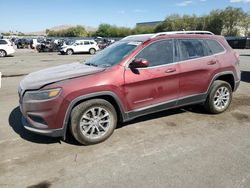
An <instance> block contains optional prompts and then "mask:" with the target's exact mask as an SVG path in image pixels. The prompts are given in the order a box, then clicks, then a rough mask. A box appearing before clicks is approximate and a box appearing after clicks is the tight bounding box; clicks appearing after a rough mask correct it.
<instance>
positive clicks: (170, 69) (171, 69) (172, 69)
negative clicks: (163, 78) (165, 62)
mask: <svg viewBox="0 0 250 188" xmlns="http://www.w3.org/2000/svg"><path fill="white" fill-rule="evenodd" d="M175 71H176V69H175V68H169V69H167V70H166V71H165V73H172V72H175Z"/></svg>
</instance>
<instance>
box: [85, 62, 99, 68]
mask: <svg viewBox="0 0 250 188" xmlns="http://www.w3.org/2000/svg"><path fill="white" fill-rule="evenodd" d="M85 65H88V66H94V67H97V66H98V65H96V64H94V63H90V62H89V63H85Z"/></svg>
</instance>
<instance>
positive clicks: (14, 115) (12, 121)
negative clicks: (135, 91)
mask: <svg viewBox="0 0 250 188" xmlns="http://www.w3.org/2000/svg"><path fill="white" fill-rule="evenodd" d="M187 111H189V112H193V113H206V112H205V111H204V110H203V108H202V107H199V106H187V107H185V108H177V109H171V110H165V111H161V112H157V113H153V114H148V115H145V116H141V117H138V118H136V119H134V120H131V121H128V122H126V123H119V125H118V127H117V129H119V128H122V127H125V126H129V125H132V124H134V123H139V122H144V121H148V120H154V119H158V118H161V117H166V116H171V115H176V114H180V113H185V112H187ZM9 125H10V126H11V127H12V129H13V130H14V131H15V132H16V133H17V134H18V135H20V137H21V138H23V139H24V140H27V141H29V142H33V143H37V144H58V143H59V144H61V142H65V143H67V144H71V145H81V144H79V143H78V142H77V141H76V140H75V138H74V137H73V136H72V135H71V134H70V133H69V131H67V136H66V140H62V138H53V137H47V136H42V135H38V134H35V133H32V132H30V131H28V130H26V129H25V128H24V127H23V125H22V113H21V111H20V109H19V106H18V107H16V108H14V109H13V110H12V112H11V113H10V115H9Z"/></svg>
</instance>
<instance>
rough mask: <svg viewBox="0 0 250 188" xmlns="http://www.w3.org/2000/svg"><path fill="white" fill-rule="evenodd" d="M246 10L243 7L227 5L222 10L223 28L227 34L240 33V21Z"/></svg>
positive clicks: (234, 34)
mask: <svg viewBox="0 0 250 188" xmlns="http://www.w3.org/2000/svg"><path fill="white" fill-rule="evenodd" d="M244 15H245V13H244V11H243V10H242V9H241V8H233V7H227V8H226V9H225V10H223V11H222V14H221V16H222V19H223V29H224V30H225V31H224V34H225V35H226V36H236V35H238V32H239V28H237V26H239V23H240V22H241V20H242V19H243V18H244Z"/></svg>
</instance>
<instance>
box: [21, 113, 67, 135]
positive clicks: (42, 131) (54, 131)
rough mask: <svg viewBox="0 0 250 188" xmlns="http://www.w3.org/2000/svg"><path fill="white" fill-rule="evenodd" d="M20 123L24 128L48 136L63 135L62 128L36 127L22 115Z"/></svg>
mask: <svg viewBox="0 0 250 188" xmlns="http://www.w3.org/2000/svg"><path fill="white" fill-rule="evenodd" d="M22 124H23V126H24V128H25V129H27V130H29V131H31V132H34V133H36V134H40V135H44V136H50V137H63V136H64V129H63V128H61V129H38V128H35V127H33V126H32V125H31V124H30V123H29V122H28V120H27V119H26V118H25V117H24V116H23V117H22Z"/></svg>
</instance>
